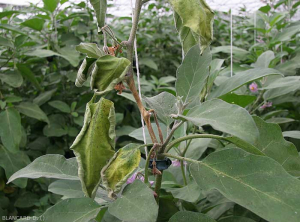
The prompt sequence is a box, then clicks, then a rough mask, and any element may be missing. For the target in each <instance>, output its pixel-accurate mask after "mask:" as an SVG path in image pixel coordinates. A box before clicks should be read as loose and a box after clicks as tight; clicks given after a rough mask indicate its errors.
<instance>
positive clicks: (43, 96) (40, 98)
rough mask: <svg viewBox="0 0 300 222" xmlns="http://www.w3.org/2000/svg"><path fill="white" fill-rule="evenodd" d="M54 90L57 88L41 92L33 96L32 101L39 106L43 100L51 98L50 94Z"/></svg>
mask: <svg viewBox="0 0 300 222" xmlns="http://www.w3.org/2000/svg"><path fill="white" fill-rule="evenodd" d="M56 90H57V89H56V88H54V89H51V90H49V91H45V92H42V93H41V94H40V95H38V96H37V97H36V98H34V100H33V103H36V104H37V105H39V106H41V105H43V104H44V103H45V102H47V101H49V100H50V99H51V97H52V95H53V94H54V93H55V92H56Z"/></svg>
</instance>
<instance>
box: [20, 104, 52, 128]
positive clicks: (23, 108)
mask: <svg viewBox="0 0 300 222" xmlns="http://www.w3.org/2000/svg"><path fill="white" fill-rule="evenodd" d="M16 108H17V109H18V110H19V112H20V113H23V114H24V115H26V116H29V117H31V118H34V119H37V120H41V121H44V122H46V123H48V124H49V120H48V117H47V115H46V114H45V113H44V112H43V110H41V109H40V107H39V106H38V105H37V104H34V103H29V102H23V103H20V104H19V105H17V106H16Z"/></svg>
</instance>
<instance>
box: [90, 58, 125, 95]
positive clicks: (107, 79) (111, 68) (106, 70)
mask: <svg viewBox="0 0 300 222" xmlns="http://www.w3.org/2000/svg"><path fill="white" fill-rule="evenodd" d="M129 65H130V61H129V60H128V59H126V58H118V57H114V56H111V55H105V56H102V57H101V58H99V59H98V60H97V61H96V66H95V67H94V69H93V72H92V76H91V88H92V89H94V90H96V91H97V94H98V95H102V94H104V93H106V92H108V91H110V90H112V89H113V88H114V86H115V85H116V84H118V83H119V82H121V81H122V80H123V79H124V77H125V75H126V72H127V69H128V68H129Z"/></svg>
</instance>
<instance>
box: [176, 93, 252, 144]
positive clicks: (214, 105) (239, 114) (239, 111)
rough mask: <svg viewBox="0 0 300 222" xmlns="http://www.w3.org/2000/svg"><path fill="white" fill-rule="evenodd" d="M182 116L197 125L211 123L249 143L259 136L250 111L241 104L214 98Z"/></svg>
mask: <svg viewBox="0 0 300 222" xmlns="http://www.w3.org/2000/svg"><path fill="white" fill-rule="evenodd" d="M179 117H180V118H182V119H185V120H188V121H191V122H192V123H194V124H195V125H197V126H204V125H211V126H212V127H213V128H214V129H216V130H219V131H222V132H225V133H229V134H231V135H234V136H236V137H239V138H240V139H243V140H245V141H247V142H249V143H254V141H255V140H256V139H257V137H258V130H257V127H256V125H255V123H254V121H253V119H252V117H251V116H250V115H249V113H248V111H247V110H245V109H243V108H241V107H240V106H237V105H233V104H229V103H226V102H224V101H222V100H219V99H214V100H211V101H207V102H205V103H202V104H201V105H199V106H195V107H194V108H192V109H191V110H190V111H189V112H188V114H187V116H183V115H179Z"/></svg>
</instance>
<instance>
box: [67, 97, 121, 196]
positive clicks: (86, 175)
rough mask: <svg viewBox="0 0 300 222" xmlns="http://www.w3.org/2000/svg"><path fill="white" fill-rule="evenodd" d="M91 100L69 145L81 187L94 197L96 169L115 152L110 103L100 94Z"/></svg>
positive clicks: (112, 106)
mask: <svg viewBox="0 0 300 222" xmlns="http://www.w3.org/2000/svg"><path fill="white" fill-rule="evenodd" d="M94 100H95V98H94V97H93V98H92V99H91V101H90V102H89V103H88V104H87V106H86V112H85V116H84V125H83V127H82V129H81V131H80V133H79V134H78V136H77V137H76V139H75V141H74V143H73V144H72V146H71V149H72V150H73V151H74V153H75V155H76V157H77V160H78V163H79V171H78V174H79V178H80V181H81V185H82V190H83V191H84V193H85V194H86V195H87V196H89V197H93V196H95V194H96V191H97V189H98V186H99V183H100V172H101V170H102V168H103V167H104V166H105V165H106V164H107V162H108V160H109V159H110V158H111V157H112V156H113V155H114V153H115V151H114V147H115V109H114V104H113V102H111V101H109V100H107V99H104V98H103V97H102V98H101V99H100V100H99V101H98V102H97V103H95V102H94ZM87 154H88V155H87Z"/></svg>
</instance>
